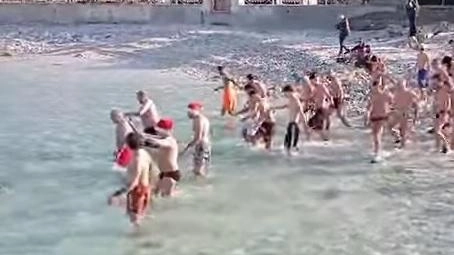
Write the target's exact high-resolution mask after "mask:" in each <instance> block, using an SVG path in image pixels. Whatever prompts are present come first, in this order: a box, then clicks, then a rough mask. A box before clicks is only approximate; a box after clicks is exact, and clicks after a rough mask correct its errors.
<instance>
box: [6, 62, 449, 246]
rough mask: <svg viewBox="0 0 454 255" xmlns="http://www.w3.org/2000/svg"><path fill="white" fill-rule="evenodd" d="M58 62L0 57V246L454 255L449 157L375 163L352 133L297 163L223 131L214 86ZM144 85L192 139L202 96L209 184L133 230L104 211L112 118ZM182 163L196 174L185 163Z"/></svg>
mask: <svg viewBox="0 0 454 255" xmlns="http://www.w3.org/2000/svg"><path fill="white" fill-rule="evenodd" d="M52 63H53V60H52V59H51V60H49V59H46V58H42V59H38V60H36V59H35V60H30V61H17V62H10V63H2V64H1V65H2V66H1V68H0V75H1V77H2V78H3V79H2V80H3V81H2V83H1V84H0V89H1V92H2V93H0V114H1V116H3V120H2V124H1V125H0V144H2V145H6V146H1V147H0V162H2V167H1V169H2V171H0V217H1V219H2V220H1V221H0V229H1V231H0V254H33V255H37V254H46V255H48V254H65V255H66V254H68V255H69V254H97V255H100V254H109V255H110V254H122V255H123V254H151V253H152V254H173V255H177V254H188V255H194V254H216V255H218V254H219V255H220V254H232V255H241V254H248V255H249V254H279V255H282V254H295V255H299V254H314V255H315V254H317V255H320V254H336V255H337V254H358V255H364V254H424V255H426V254H452V252H453V248H452V247H453V246H452V245H451V244H452V243H451V242H452V240H453V237H454V235H453V233H452V231H453V230H452V229H453V228H451V225H452V224H453V222H454V218H453V216H452V215H453V202H452V201H453V199H452V198H453V188H452V187H453V185H452V184H453V183H452V181H451V180H452V178H451V175H452V173H451V172H450V169H451V167H452V165H453V164H452V162H451V161H449V160H446V159H443V158H442V157H439V156H438V155H432V154H428V153H425V152H423V150H420V149H410V150H409V151H408V152H401V153H397V154H395V155H393V156H392V157H390V160H389V162H388V163H386V164H383V165H376V166H371V165H370V164H368V151H369V138H368V137H367V133H365V132H364V131H360V132H359V133H356V134H355V133H354V132H355V131H354V130H346V129H344V128H341V129H340V130H339V131H336V134H334V136H335V139H334V141H333V142H331V144H329V145H324V144H323V143H317V142H312V143H308V144H304V145H303V152H302V154H301V155H300V156H298V157H294V158H286V157H283V156H282V153H281V152H280V150H276V151H274V152H273V153H271V154H269V153H263V152H261V151H257V150H251V149H249V148H247V147H246V146H242V145H241V142H240V140H239V138H238V137H237V135H236V134H232V133H231V132H227V131H224V130H223V126H224V124H225V123H224V120H222V119H220V118H219V117H217V116H215V115H216V114H218V109H217V108H218V101H217V100H218V95H214V94H213V93H212V89H211V88H212V87H214V86H215V84H213V83H201V82H197V81H193V80H190V79H188V78H186V77H184V76H181V75H180V74H177V73H160V72H156V71H148V70H131V69H120V70H119V69H115V70H113V69H109V68H103V69H101V70H99V69H93V68H88V66H87V65H88V64H84V65H83V66H82V65H81V64H80V63H78V62H76V63H63V64H62V65H58V66H56V65H52ZM23 70H28V71H27V72H26V73H24V72H23ZM176 87H178V90H176V89H175V88H176ZM210 87H211V88H210ZM138 89H146V90H148V91H150V93H151V96H152V97H153V98H154V99H155V100H156V101H157V104H158V106H159V108H160V110H161V111H162V112H163V115H165V116H172V117H174V118H175V119H176V121H177V130H176V131H177V134H178V137H179V139H180V140H183V141H184V140H187V139H189V132H188V129H189V124H190V123H189V121H188V120H187V118H186V116H185V110H184V109H185V105H186V104H187V102H188V101H190V100H194V99H204V101H205V104H206V105H207V107H206V108H207V109H209V112H210V113H212V114H211V115H212V116H211V117H212V119H213V122H214V123H213V124H214V127H215V137H214V140H215V147H214V162H213V163H214V165H213V177H212V179H210V180H209V181H207V183H205V184H197V183H195V182H194V181H193V180H191V179H190V178H188V179H185V180H184V181H183V184H182V185H181V187H182V189H183V194H182V196H181V197H179V198H176V199H171V200H162V199H161V200H159V201H158V202H157V203H156V205H155V207H154V208H153V214H152V215H150V217H149V220H148V221H147V222H146V223H145V226H144V228H143V229H142V230H141V232H140V233H136V234H132V233H131V232H130V228H129V225H128V222H127V220H126V218H125V217H124V213H123V211H122V210H119V209H118V208H109V207H107V206H106V195H107V194H108V193H109V192H110V191H112V190H113V189H115V188H116V185H118V182H117V177H116V176H115V173H113V172H111V170H110V167H111V162H109V159H110V156H111V148H112V146H113V141H112V138H113V137H112V136H113V135H112V132H113V130H112V127H111V125H110V122H109V121H110V120H109V116H108V113H109V110H110V108H112V107H119V108H124V109H135V108H136V102H135V98H134V92H135V90H138ZM283 130H284V128H283V127H282V126H280V127H279V131H280V133H279V134H278V136H279V139H278V141H277V142H278V143H280V142H282V139H281V138H282V136H283V134H282V131H283ZM428 146H429V145H428V144H419V145H417V146H415V148H420V147H422V148H423V149H426V148H428ZM182 162H183V169H189V167H188V166H189V165H188V163H189V162H190V159H189V158H183V159H182ZM186 172H187V173H188V174H189V171H186Z"/></svg>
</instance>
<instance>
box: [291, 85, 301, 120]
mask: <svg viewBox="0 0 454 255" xmlns="http://www.w3.org/2000/svg"><path fill="white" fill-rule="evenodd" d="M301 108H302V105H301V101H300V98H299V96H298V94H297V93H296V92H294V93H292V94H291V96H290V97H289V99H288V114H289V122H296V123H298V122H299V120H300V118H301V117H302V116H301V111H302V109H301Z"/></svg>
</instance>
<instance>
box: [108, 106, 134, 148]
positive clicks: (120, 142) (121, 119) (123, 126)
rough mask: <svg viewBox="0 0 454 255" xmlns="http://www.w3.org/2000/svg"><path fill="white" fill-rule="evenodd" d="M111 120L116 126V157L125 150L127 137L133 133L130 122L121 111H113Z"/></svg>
mask: <svg viewBox="0 0 454 255" xmlns="http://www.w3.org/2000/svg"><path fill="white" fill-rule="evenodd" d="M110 119H111V120H112V122H113V123H114V124H115V145H116V150H115V152H114V156H115V157H116V155H117V153H118V152H119V151H120V150H121V149H122V148H123V146H124V144H125V139H126V136H127V135H128V134H130V133H132V132H133V130H132V128H131V126H130V125H129V123H128V121H127V120H126V119H125V116H124V114H123V113H122V112H121V111H119V110H116V109H114V110H112V111H111V112H110Z"/></svg>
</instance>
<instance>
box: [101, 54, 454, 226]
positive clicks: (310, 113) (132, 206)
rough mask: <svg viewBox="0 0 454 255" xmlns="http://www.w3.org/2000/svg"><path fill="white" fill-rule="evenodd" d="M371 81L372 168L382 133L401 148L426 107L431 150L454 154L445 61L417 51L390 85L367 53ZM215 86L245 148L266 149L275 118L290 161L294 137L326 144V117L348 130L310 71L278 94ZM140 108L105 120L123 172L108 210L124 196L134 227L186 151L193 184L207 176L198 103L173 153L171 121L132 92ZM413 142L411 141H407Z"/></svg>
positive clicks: (337, 104)
mask: <svg viewBox="0 0 454 255" xmlns="http://www.w3.org/2000/svg"><path fill="white" fill-rule="evenodd" d="M365 67H366V68H365V69H366V70H367V72H368V74H369V77H370V93H369V96H368V103H367V106H366V107H365V119H364V125H365V126H366V127H370V129H371V131H372V132H371V136H372V140H373V152H374V157H373V159H372V161H371V162H372V163H376V162H378V161H380V160H381V147H382V146H381V144H382V136H383V133H384V131H385V130H388V131H389V133H390V134H391V135H392V136H393V138H394V141H395V144H396V145H397V146H398V148H404V147H405V146H406V144H407V141H408V138H409V137H410V134H412V133H414V132H413V131H414V130H415V129H414V128H415V126H416V124H417V123H418V121H419V120H420V119H421V118H420V116H421V114H420V113H422V112H423V111H421V109H422V108H423V107H421V106H424V105H429V104H432V106H433V113H431V116H432V120H433V128H432V130H430V132H431V133H433V134H434V141H435V146H436V147H435V148H436V150H438V151H441V152H443V153H448V152H449V151H450V150H451V149H454V128H452V127H454V115H453V114H452V113H454V101H453V100H454V84H453V75H454V67H453V62H452V57H450V56H444V57H443V58H442V59H438V58H433V59H431V58H430V57H429V54H428V53H427V52H426V49H425V48H424V47H422V46H421V47H420V48H419V51H418V54H417V61H416V65H415V70H414V72H412V71H409V72H408V74H407V75H406V77H403V78H398V79H396V78H395V77H393V76H392V75H390V73H389V72H388V71H387V68H388V67H387V66H386V62H385V60H384V59H382V58H380V57H378V56H376V55H373V54H372V53H371V55H370V58H369V61H368V62H367V65H366V66H365ZM217 73H218V75H219V76H220V78H221V81H222V84H221V86H219V87H218V88H215V90H216V91H218V90H222V93H223V97H222V107H221V115H222V116H224V115H230V116H233V117H239V119H240V121H241V122H242V123H243V125H242V132H241V134H242V137H243V139H244V141H245V142H246V143H248V144H251V145H253V146H257V145H261V144H262V145H263V146H264V148H265V149H267V150H269V149H271V148H272V147H273V144H274V143H273V141H274V138H275V135H276V128H277V125H276V116H275V115H276V112H277V111H279V110H285V111H286V112H287V124H286V130H285V137H284V148H285V151H286V152H287V153H288V154H289V155H292V154H294V153H295V152H296V151H298V150H299V144H300V142H301V140H302V139H301V138H300V134H301V131H302V132H303V134H304V137H305V140H310V139H311V138H312V135H313V134H314V133H315V134H318V135H319V137H320V138H321V139H322V140H323V141H327V140H329V139H330V130H331V129H332V125H331V117H332V116H333V115H335V116H337V117H338V118H339V119H340V120H341V122H342V123H343V124H344V125H345V126H346V127H349V128H351V127H352V126H351V124H350V123H349V121H348V120H347V119H346V118H345V111H344V107H345V104H346V103H347V101H346V95H345V93H344V87H343V85H342V82H341V80H340V79H339V77H337V76H336V74H335V73H334V72H332V71H330V72H328V73H325V74H321V73H317V72H314V71H311V72H304V73H302V74H301V75H300V74H297V73H294V74H292V76H293V78H294V80H295V82H294V83H292V84H287V85H283V86H279V88H276V87H272V88H270V87H268V86H267V85H265V84H264V83H263V82H262V81H260V80H259V78H258V77H257V76H256V75H254V74H248V75H247V76H246V82H245V83H244V84H240V82H238V81H236V80H235V79H234V78H233V77H232V76H231V75H229V74H228V73H227V71H226V70H225V69H224V67H223V66H218V67H217ZM240 91H243V92H244V94H245V96H246V100H245V101H246V102H245V104H244V106H243V107H242V108H239V107H238V102H239V101H238V96H239V92H240ZM276 91H279V92H281V94H282V95H283V97H284V99H285V103H283V104H276V103H275V101H274V97H273V95H275V94H276ZM137 100H138V102H139V104H140V108H139V110H138V111H137V112H126V113H123V112H121V111H119V110H112V112H111V119H112V121H113V123H114V124H115V126H116V150H115V153H114V155H115V159H116V162H117V163H118V164H119V165H121V166H123V167H125V168H126V175H127V181H126V186H125V187H124V188H121V189H119V190H118V191H116V192H114V193H113V194H112V195H111V196H110V197H109V203H119V201H121V199H119V198H121V197H124V195H126V208H127V212H128V214H129V216H130V220H131V222H132V223H133V224H135V225H139V223H140V221H141V219H142V218H143V216H144V215H145V212H146V211H147V208H148V207H149V205H150V202H151V201H152V197H153V196H154V195H157V196H172V195H173V194H174V193H175V190H176V189H175V188H176V184H177V183H178V182H179V181H180V179H181V177H182V173H181V172H180V167H179V165H178V159H179V156H181V155H183V154H185V153H186V152H187V151H188V150H189V149H190V148H193V173H194V174H195V175H196V176H197V177H204V176H206V175H207V169H208V165H209V162H210V160H211V137H210V136H211V128H210V121H209V120H208V118H207V117H206V116H205V115H204V114H203V105H202V103H201V102H191V103H189V104H188V105H187V115H188V117H189V118H190V119H191V120H192V131H193V137H192V140H191V141H190V142H189V143H188V144H187V145H186V146H185V147H184V148H183V149H182V150H181V151H180V146H179V145H180V144H179V142H178V141H177V139H176V138H175V137H174V135H173V133H172V130H173V128H174V121H173V120H172V119H171V118H161V117H160V114H159V113H158V110H157V107H156V105H155V104H154V102H153V101H152V99H150V97H149V96H148V95H147V94H146V93H145V92H144V91H138V92H137ZM134 116H136V117H140V119H141V123H142V128H138V127H136V125H135V124H134V122H133V121H132V120H131V118H132V117H134ZM414 138H415V137H414V136H413V139H414Z"/></svg>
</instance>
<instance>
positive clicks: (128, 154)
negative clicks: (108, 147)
mask: <svg viewBox="0 0 454 255" xmlns="http://www.w3.org/2000/svg"><path fill="white" fill-rule="evenodd" d="M131 159H132V150H131V149H130V148H129V147H128V146H123V148H121V150H120V151H119V152H118V154H117V159H116V160H115V162H116V163H117V164H118V165H119V166H121V167H127V166H128V165H129V162H131Z"/></svg>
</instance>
